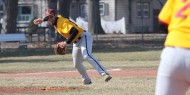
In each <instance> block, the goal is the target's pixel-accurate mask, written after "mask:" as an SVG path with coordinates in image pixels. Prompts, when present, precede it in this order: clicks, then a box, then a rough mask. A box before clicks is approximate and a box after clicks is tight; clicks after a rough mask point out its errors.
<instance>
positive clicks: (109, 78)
mask: <svg viewBox="0 0 190 95" xmlns="http://www.w3.org/2000/svg"><path fill="white" fill-rule="evenodd" d="M111 78H112V77H111V76H110V75H104V80H105V82H108V81H110V80H111Z"/></svg>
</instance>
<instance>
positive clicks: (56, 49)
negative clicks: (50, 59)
mask: <svg viewBox="0 0 190 95" xmlns="http://www.w3.org/2000/svg"><path fill="white" fill-rule="evenodd" d="M66 50H67V47H60V46H59V45H56V46H55V47H54V52H55V54H57V55H65V54H66Z"/></svg>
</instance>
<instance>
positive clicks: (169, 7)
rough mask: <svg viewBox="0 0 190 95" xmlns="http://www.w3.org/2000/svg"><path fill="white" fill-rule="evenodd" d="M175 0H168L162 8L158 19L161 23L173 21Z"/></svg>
mask: <svg viewBox="0 0 190 95" xmlns="http://www.w3.org/2000/svg"><path fill="white" fill-rule="evenodd" d="M174 3H175V0H167V1H166V3H165V5H164V7H163V8H162V10H161V12H160V14H159V16H158V19H159V21H160V22H161V23H164V24H167V25H168V24H169V23H170V22H171V17H172V11H173V7H174V5H175V4H174Z"/></svg>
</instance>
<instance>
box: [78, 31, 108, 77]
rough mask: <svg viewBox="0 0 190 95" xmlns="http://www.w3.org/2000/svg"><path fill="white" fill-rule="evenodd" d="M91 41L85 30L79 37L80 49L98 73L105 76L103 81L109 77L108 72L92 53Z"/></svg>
mask: <svg viewBox="0 0 190 95" xmlns="http://www.w3.org/2000/svg"><path fill="white" fill-rule="evenodd" d="M92 42H93V38H92V36H91V35H90V33H89V32H85V34H84V35H83V37H82V39H81V49H82V55H83V58H84V59H86V60H87V61H88V62H89V63H90V64H91V65H92V66H93V67H94V68H95V69H96V70H97V71H98V73H99V74H100V75H102V76H105V81H109V80H110V79H111V77H110V75H109V73H108V72H107V71H106V69H105V68H104V67H103V66H102V65H101V64H100V62H99V61H98V60H97V59H96V58H95V57H94V56H93V55H92Z"/></svg>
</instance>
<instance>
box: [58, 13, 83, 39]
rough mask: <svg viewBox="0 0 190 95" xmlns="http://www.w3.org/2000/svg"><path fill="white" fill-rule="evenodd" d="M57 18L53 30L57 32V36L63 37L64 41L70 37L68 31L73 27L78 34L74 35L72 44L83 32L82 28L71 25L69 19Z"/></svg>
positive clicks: (59, 16)
mask: <svg viewBox="0 0 190 95" xmlns="http://www.w3.org/2000/svg"><path fill="white" fill-rule="evenodd" d="M57 17H58V20H57V23H56V27H55V29H56V30H57V32H59V34H61V35H62V36H64V37H65V38H66V39H68V38H69V37H70V30H71V28H73V27H74V28H76V29H77V30H78V34H77V35H76V37H75V38H74V39H73V41H72V42H74V41H76V40H77V39H78V38H79V37H80V36H81V34H82V33H83V32H84V30H83V29H82V28H80V27H79V26H78V25H77V24H75V23H73V22H72V21H70V20H69V19H67V18H64V17H62V16H61V15H58V16H57Z"/></svg>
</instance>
